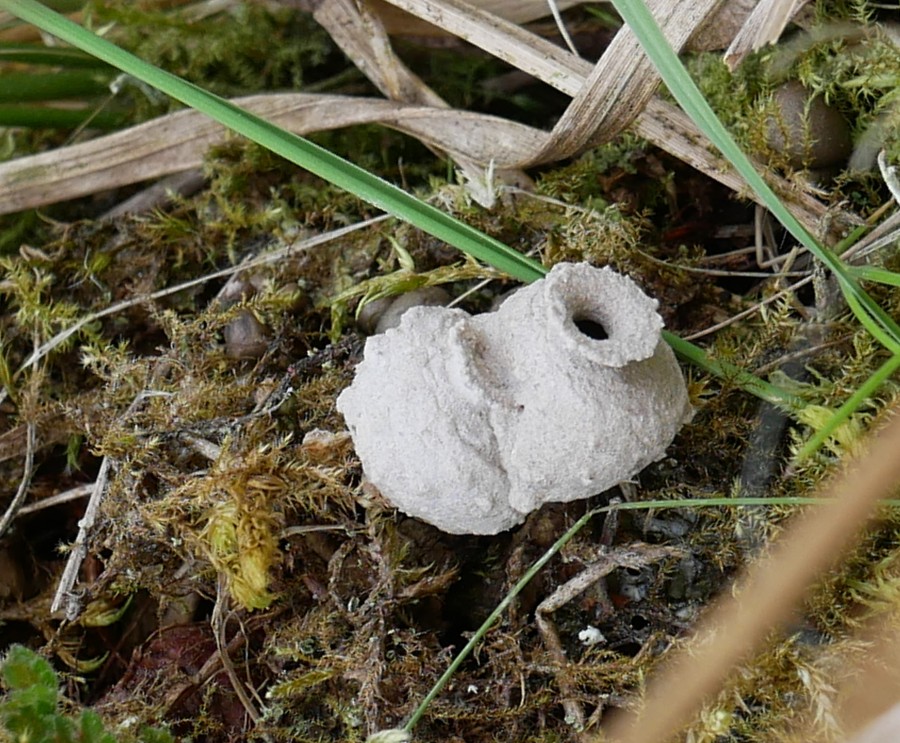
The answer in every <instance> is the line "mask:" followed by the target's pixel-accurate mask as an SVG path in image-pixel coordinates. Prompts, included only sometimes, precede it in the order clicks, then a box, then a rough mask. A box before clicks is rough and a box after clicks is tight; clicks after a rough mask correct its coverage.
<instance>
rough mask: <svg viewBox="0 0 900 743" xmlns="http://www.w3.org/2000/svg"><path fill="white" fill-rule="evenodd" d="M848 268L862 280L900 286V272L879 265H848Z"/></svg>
mask: <svg viewBox="0 0 900 743" xmlns="http://www.w3.org/2000/svg"><path fill="white" fill-rule="evenodd" d="M847 270H848V271H849V272H850V273H852V274H853V276H855V277H856V278H857V279H859V280H860V281H874V282H876V283H878V284H887V285H888V286H900V273H895V272H894V271H888V270H887V269H886V268H878V267H877V266H847Z"/></svg>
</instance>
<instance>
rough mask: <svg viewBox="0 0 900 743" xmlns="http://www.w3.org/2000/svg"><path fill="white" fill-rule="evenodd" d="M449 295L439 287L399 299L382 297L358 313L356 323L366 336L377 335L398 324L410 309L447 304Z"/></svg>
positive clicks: (401, 296)
mask: <svg viewBox="0 0 900 743" xmlns="http://www.w3.org/2000/svg"><path fill="white" fill-rule="evenodd" d="M449 302H450V295H449V294H448V293H447V292H446V291H444V290H443V289H441V288H440V287H439V286H427V287H425V288H424V289H415V290H414V291H411V292H406V294H401V295H400V296H399V297H382V298H381V299H376V300H374V301H373V302H369V303H368V304H367V305H366V306H365V307H363V308H362V311H361V312H360V313H359V317H357V319H356V322H357V324H358V325H359V328H360V330H362V331H363V332H364V333H367V334H368V335H377V334H378V333H383V332H385V331H386V330H390V329H391V328H396V327H397V326H398V325H399V324H400V319H401V318H402V317H403V313H405V312H406V311H407V310H408V309H410V308H411V307H441V306H443V305H446V304H449Z"/></svg>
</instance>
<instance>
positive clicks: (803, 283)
mask: <svg viewBox="0 0 900 743" xmlns="http://www.w3.org/2000/svg"><path fill="white" fill-rule="evenodd" d="M813 278H814V277H812V276H807V277H806V278H805V279H800V281H797V282H795V283H793V284H791V285H790V286H788V287H786V288H784V289H782V290H781V291H779V292H776V293H775V294H773V295H772V296H771V297H767V298H766V299H763V300H762V301H760V302H757V303H756V304H754V305H753V306H752V307H749V308H747V309H746V310H743V311H742V312H738V313H737V314H736V315H732V316H731V317H729V318H728V319H727V320H723V321H722V322H719V323H716V324H715V325H710V326H709V327H708V328H704V329H703V330H700V331H697V332H696V333H693V334H691V335H686V336H684V338H683V340H686V341H693V340H696V339H697V338H702V337H703V336H705V335H709V334H710V333H715V332H716V331H717V330H721V329H722V328H727V327H728V326H729V325H731V324H733V323H735V322H737V321H738V320H742V319H743V318H745V317H748V316H749V315H752V314H754V313H755V312H759V310H761V309H762V308H763V307H764V306H765V305H767V304H771V303H772V302H775V301H777V300H779V299H781V298H782V297H786V296H788V295H790V294H792V293H793V292H794V291H795V290H797V289H799V288H800V287H801V286H806V285H807V284H808V283H810V282H811V281H812V280H813Z"/></svg>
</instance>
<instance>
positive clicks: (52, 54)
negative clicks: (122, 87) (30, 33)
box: [0, 43, 108, 70]
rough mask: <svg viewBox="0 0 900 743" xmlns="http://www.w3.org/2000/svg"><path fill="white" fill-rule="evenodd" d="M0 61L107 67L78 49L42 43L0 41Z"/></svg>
mask: <svg viewBox="0 0 900 743" xmlns="http://www.w3.org/2000/svg"><path fill="white" fill-rule="evenodd" d="M0 62H18V63H20V64H33V65H49V66H52V67H62V68H65V69H69V70H71V69H75V68H88V69H98V68H99V69H108V67H107V65H106V64H104V63H103V62H101V61H100V60H99V59H97V58H96V57H92V56H91V55H90V54H85V53H84V52H82V51H81V50H80V49H69V48H67V47H50V46H44V45H42V44H12V43H0Z"/></svg>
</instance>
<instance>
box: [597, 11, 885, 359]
mask: <svg viewBox="0 0 900 743" xmlns="http://www.w3.org/2000/svg"><path fill="white" fill-rule="evenodd" d="M612 3H613V5H614V6H615V8H616V10H617V11H618V13H619V14H620V15H621V16H622V18H623V19H624V20H625V22H626V23H627V24H628V25H629V27H630V28H631V29H632V31H633V32H634V34H635V35H636V36H637V38H638V39H639V40H640V42H641V45H642V46H643V48H644V51H645V52H646V54H647V56H648V57H649V58H650V60H651V61H652V62H653V64H654V65H655V66H656V69H657V71H658V72H659V74H660V77H662V79H663V81H664V82H665V84H666V85H667V86H668V88H669V91H670V92H671V93H672V95H673V96H674V97H675V100H677V101H678V103H679V104H680V105H681V107H682V108H683V109H684V110H685V112H686V113H687V114H688V115H689V116H690V117H691V118H692V119H693V120H694V122H695V123H696V124H697V126H698V127H699V128H700V129H701V130H702V131H703V133H704V134H705V135H706V136H707V137H708V138H709V140H710V142H712V143H713V144H714V145H715V146H716V147H718V148H719V150H720V151H721V152H722V154H723V155H724V156H725V157H726V158H727V159H728V161H729V162H730V163H731V164H732V166H733V167H734V169H735V170H736V171H737V172H738V173H740V175H741V176H742V177H743V178H744V180H745V181H746V182H747V184H748V185H749V186H750V188H752V189H753V191H754V192H755V193H756V194H757V196H759V198H760V199H761V200H762V201H763V202H764V203H765V205H766V207H767V208H768V209H769V211H771V212H772V214H774V215H775V217H776V218H777V219H778V221H779V222H781V224H782V225H784V227H785V229H787V230H788V232H790V233H791V234H792V235H793V236H794V238H795V239H796V240H797V241H799V242H800V243H801V244H802V245H804V246H805V247H806V248H808V249H809V250H810V252H812V254H813V255H815V256H816V257H817V258H818V259H819V260H820V261H822V263H824V264H825V266H826V267H827V268H828V269H829V270H830V271H832V272H833V273H834V275H835V276H837V278H838V281H839V283H840V286H841V289H842V291H843V292H844V294H845V295H846V296H847V297H850V296H852V297H854V298H855V300H856V302H855V304H854V307H855V311H857V312H861V313H862V314H865V315H868V317H869V318H870V319H871V322H872V323H874V324H875V325H877V326H879V327H880V328H881V331H882V332H881V333H880V335H879V337H881V338H883V337H890V338H891V339H892V341H893V345H894V346H896V345H897V344H900V326H898V325H897V323H896V322H894V320H893V318H891V317H890V316H889V315H888V314H887V313H886V312H885V311H884V310H883V309H882V308H881V307H879V306H878V304H876V303H875V301H874V300H873V299H872V298H871V297H870V296H869V295H868V294H867V293H866V292H865V291H863V290H862V288H861V287H860V286H859V284H858V283H857V281H856V280H855V278H854V277H853V276H852V275H851V274H850V273H849V272H848V271H847V269H846V267H845V266H844V264H843V263H842V262H841V260H840V259H839V258H838V257H837V256H836V255H834V254H833V253H832V252H831V251H830V250H828V249H827V248H825V247H824V246H822V245H820V244H819V242H818V241H817V240H816V239H815V238H814V237H813V236H812V235H811V234H810V233H809V232H808V231H807V230H806V228H805V227H803V225H801V224H800V222H799V221H797V219H796V217H794V215H793V214H791V212H790V210H788V209H787V207H785V206H784V204H783V203H782V202H781V200H780V199H779V198H778V196H777V195H776V194H775V192H774V191H773V190H772V189H771V188H770V187H769V184H768V183H766V182H765V180H763V178H762V176H761V175H760V174H759V173H758V172H757V171H756V168H755V167H754V166H753V163H751V162H750V159H749V158H748V157H747V156H746V155H745V154H744V153H743V151H742V150H741V148H740V147H738V145H737V143H736V142H735V141H734V138H733V137H732V136H731V134H730V133H729V132H728V130H727V129H726V128H725V126H724V125H723V124H722V122H721V121H719V119H718V117H717V116H716V114H715V112H713V110H712V108H710V106H709V104H708V103H707V102H706V99H705V98H704V97H703V94H702V93H701V92H700V90H699V88H697V86H696V84H695V83H694V81H693V80H692V79H691V76H690V75H689V74H688V72H687V70H685V68H684V65H682V64H681V61H680V60H679V59H678V55H677V54H676V53H675V52H674V51H673V50H672V47H671V46H669V43H668V42H667V41H666V39H665V36H664V35H663V33H662V31H661V30H660V28H659V26H658V25H657V23H656V21H655V20H654V19H653V16H652V15H651V13H650V11H649V10H648V9H647V6H646V4H645V2H644V0H612ZM860 320H862V315H860ZM868 326H869V325H868V323H867V327H868Z"/></svg>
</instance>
